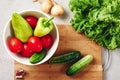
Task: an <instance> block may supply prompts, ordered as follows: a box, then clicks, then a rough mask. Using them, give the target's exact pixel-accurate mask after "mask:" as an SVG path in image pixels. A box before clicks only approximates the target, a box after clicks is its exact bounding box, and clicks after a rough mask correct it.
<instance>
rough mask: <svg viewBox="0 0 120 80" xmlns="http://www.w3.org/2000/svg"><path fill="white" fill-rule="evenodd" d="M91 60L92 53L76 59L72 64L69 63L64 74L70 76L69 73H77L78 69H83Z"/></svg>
mask: <svg viewBox="0 0 120 80" xmlns="http://www.w3.org/2000/svg"><path fill="white" fill-rule="evenodd" d="M92 60H93V56H92V55H86V56H85V57H83V58H82V59H80V60H79V61H77V62H76V63H74V64H73V65H71V66H70V67H69V68H68V69H67V70H66V74H67V75H69V76H71V75H74V74H76V73H78V72H79V71H81V70H83V69H84V68H85V67H86V66H88V65H89V64H90V63H91V61H92Z"/></svg>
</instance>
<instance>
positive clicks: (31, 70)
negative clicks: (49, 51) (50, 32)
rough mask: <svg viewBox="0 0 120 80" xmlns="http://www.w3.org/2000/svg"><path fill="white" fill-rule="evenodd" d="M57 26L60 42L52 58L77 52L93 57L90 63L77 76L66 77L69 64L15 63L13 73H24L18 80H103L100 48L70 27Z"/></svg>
mask: <svg viewBox="0 0 120 80" xmlns="http://www.w3.org/2000/svg"><path fill="white" fill-rule="evenodd" d="M57 26H58V29H59V35H60V42H59V46H58V48H57V50H56V52H55V54H54V56H56V55H60V54H63V53H65V52H69V51H72V50H79V51H80V52H81V54H82V55H83V56H85V55H87V54H91V55H93V56H94V60H93V61H92V63H91V64H90V65H89V66H87V67H86V68H85V69H84V70H83V71H81V72H79V73H78V74H76V75H74V76H67V75H66V74H65V71H66V69H67V68H68V66H70V65H71V64H55V65H52V64H49V63H48V62H46V63H44V64H41V65H38V66H27V65H23V64H20V63H18V62H16V61H15V63H14V72H16V71H17V70H19V69H21V68H22V69H24V70H25V71H26V74H25V76H24V78H23V79H19V80H103V72H102V71H103V69H102V63H101V47H100V46H99V45H97V43H96V42H93V41H90V40H89V39H88V38H87V37H86V36H85V35H84V34H80V33H77V32H76V31H75V30H74V29H73V27H72V26H70V25H57ZM14 74H15V73H14ZM14 78H15V76H14ZM15 80H17V79H16V78H15Z"/></svg>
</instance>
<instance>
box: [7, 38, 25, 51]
mask: <svg viewBox="0 0 120 80" xmlns="http://www.w3.org/2000/svg"><path fill="white" fill-rule="evenodd" d="M8 46H9V49H10V50H11V51H12V52H14V53H20V52H21V51H22V49H23V44H22V42H21V41H20V40H19V39H17V38H11V39H10V40H9V42H8Z"/></svg>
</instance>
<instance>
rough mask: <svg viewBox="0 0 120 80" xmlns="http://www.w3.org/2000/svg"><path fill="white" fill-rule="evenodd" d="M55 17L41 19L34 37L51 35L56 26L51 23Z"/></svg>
mask: <svg viewBox="0 0 120 80" xmlns="http://www.w3.org/2000/svg"><path fill="white" fill-rule="evenodd" d="M53 18H54V17H51V18H50V19H48V18H45V17H40V18H39V20H38V22H37V26H36V28H35V31H34V35H35V36H37V37H42V36H45V35H46V34H48V33H50V31H52V29H53V27H54V24H53V22H52V21H51V20H52V19H53Z"/></svg>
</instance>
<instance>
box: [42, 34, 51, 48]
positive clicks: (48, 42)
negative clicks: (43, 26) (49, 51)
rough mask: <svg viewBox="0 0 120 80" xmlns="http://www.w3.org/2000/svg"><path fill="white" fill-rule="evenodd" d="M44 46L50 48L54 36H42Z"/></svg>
mask: <svg viewBox="0 0 120 80" xmlns="http://www.w3.org/2000/svg"><path fill="white" fill-rule="evenodd" d="M41 41H42V44H43V47H44V48H50V47H51V46H52V44H53V38H52V36H51V35H50V34H47V35H45V36H43V37H42V38H41Z"/></svg>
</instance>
